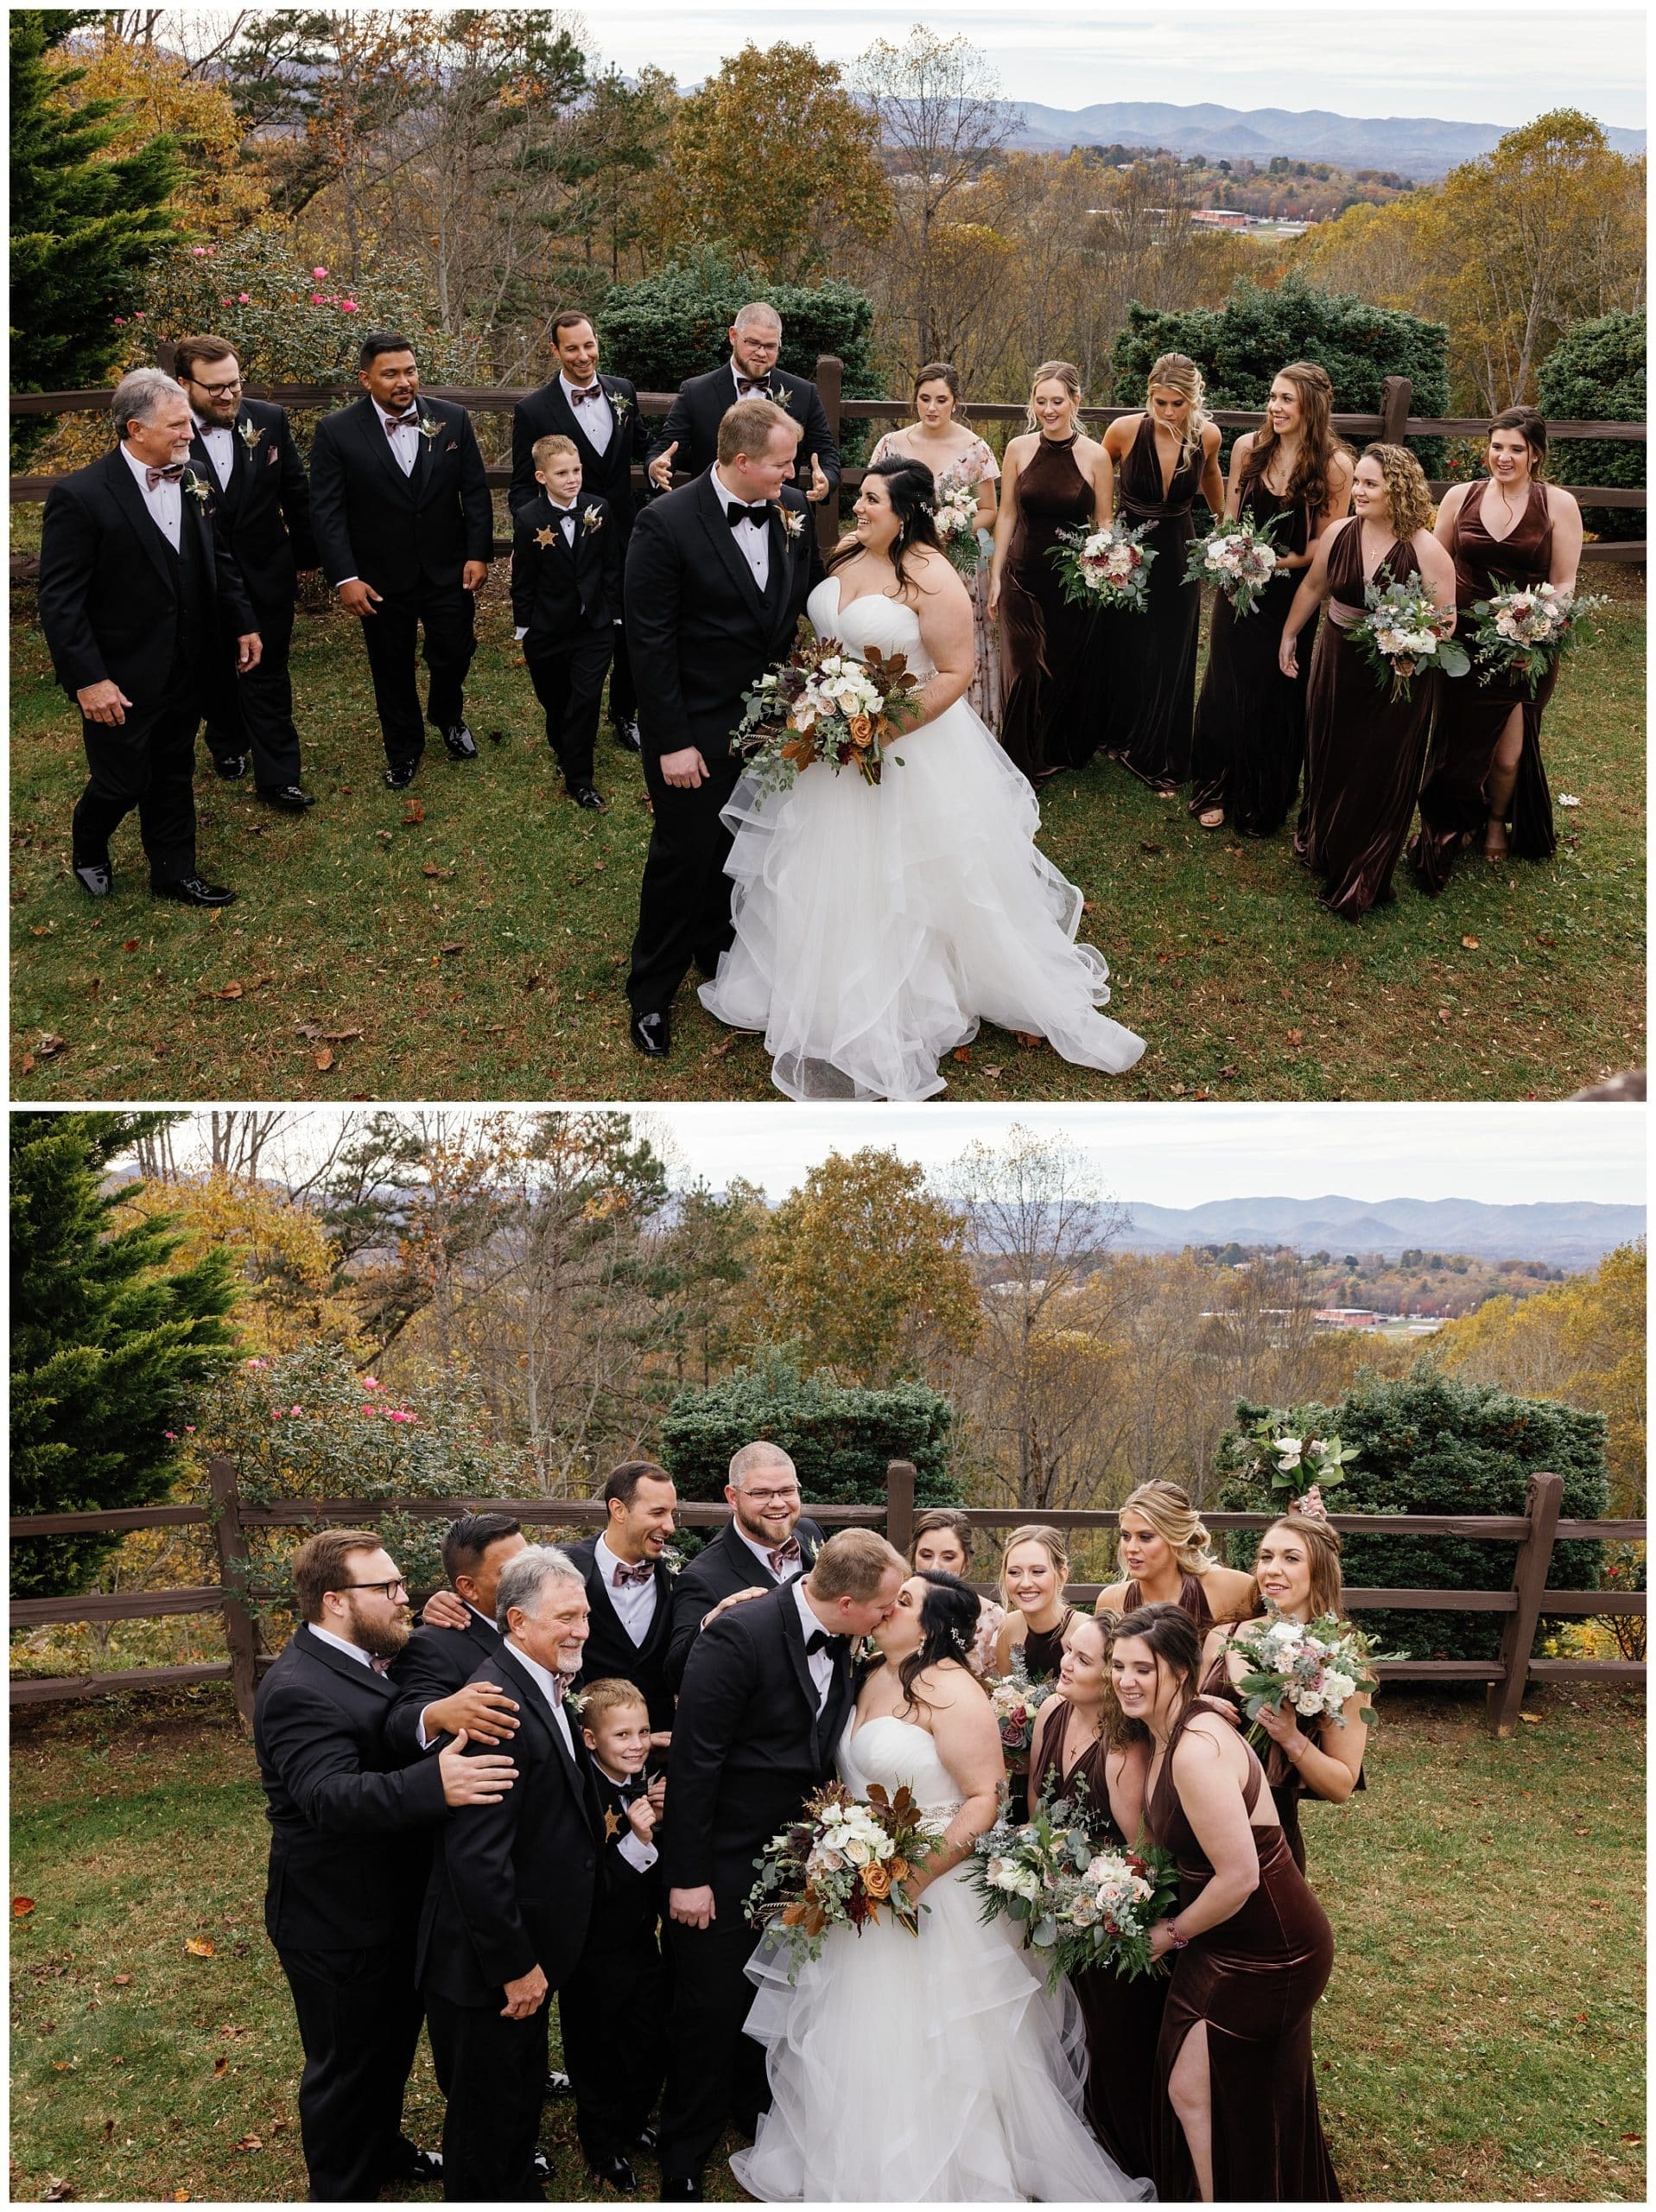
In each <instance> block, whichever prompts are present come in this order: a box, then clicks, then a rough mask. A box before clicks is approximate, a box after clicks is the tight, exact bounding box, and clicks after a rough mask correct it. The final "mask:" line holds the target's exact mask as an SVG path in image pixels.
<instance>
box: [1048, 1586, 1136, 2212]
mask: <svg viewBox="0 0 1656 2212" xmlns="http://www.w3.org/2000/svg"><path fill="white" fill-rule="evenodd" d="M1108 1650H1109V1644H1108V1639H1107V1634H1106V1631H1105V1628H1104V1624H1103V1623H1102V1622H1101V1621H1095V1620H1089V1619H1088V1618H1086V1617H1085V1616H1083V1617H1082V1618H1081V1619H1079V1620H1078V1621H1077V1622H1076V1624H1075V1630H1074V1632H1073V1634H1072V1636H1071V1637H1070V1641H1069V1646H1068V1648H1067V1649H1066V1650H1065V1652H1064V1655H1063V1665H1062V1666H1061V1667H1060V1668H1059V1669H1058V1686H1059V1688H1058V1695H1057V1696H1056V1697H1055V1698H1050V1699H1049V1700H1047V1702H1046V1703H1045V1704H1044V1706H1043V1707H1041V1710H1040V1712H1039V1713H1037V1715H1036V1718H1035V1738H1034V1741H1033V1743H1032V1744H1031V1746H1030V1774H1031V1797H1039V1796H1041V1794H1042V1792H1043V1791H1044V1790H1045V1789H1049V1788H1053V1786H1054V1785H1055V1784H1056V1789H1054V1794H1055V1795H1056V1796H1064V1797H1068V1798H1069V1801H1070V1802H1071V1803H1078V1802H1082V1787H1081V1786H1082V1784H1083V1783H1084V1784H1085V1786H1086V1791H1085V1799H1084V1802H1085V1807H1086V1810H1087V1814H1088V1826H1089V1827H1091V1829H1092V1831H1093V1834H1094V1837H1095V1839H1096V1840H1097V1841H1098V1844H1099V1847H1100V1848H1101V1849H1104V1848H1107V1847H1114V1848H1117V1849H1120V1848H1121V1847H1125V1846H1130V1845H1131V1844H1133V1843H1136V1842H1137V1841H1138V1840H1139V1826H1140V1817H1139V1816H1140V1815H1141V1814H1142V1808H1143V1796H1144V1769H1145V1760H1144V1757H1143V1749H1142V1746H1135V1747H1133V1753H1134V1755H1133V1760H1132V1764H1133V1776H1132V1777H1131V1778H1130V1779H1124V1782H1123V1783H1122V1784H1120V1785H1119V1787H1120V1809H1121V1811H1122V1814H1123V1816H1124V1817H1125V1818H1126V1819H1127V1820H1130V1821H1131V1823H1132V1831H1133V1832H1132V1834H1131V1835H1128V1834H1125V1833H1124V1831H1123V1828H1122V1826H1121V1824H1120V1821H1119V1820H1118V1819H1117V1817H1116V1814H1117V1801H1116V1800H1115V1799H1113V1796H1112V1792H1111V1788H1110V1775H1109V1772H1108V1768H1109V1766H1110V1765H1111V1764H1114V1765H1115V1766H1116V1768H1117V1769H1118V1770H1120V1767H1121V1766H1122V1764H1123V1754H1122V1752H1121V1751H1120V1750H1119V1749H1118V1750H1116V1751H1114V1752H1113V1751H1112V1750H1111V1746H1110V1744H1109V1742H1108V1740H1107V1737H1106V1734H1105V1712H1106V1700H1107V1693H1108V1689H1109V1666H1108ZM1129 1803H1130V1804H1131V1806H1132V1808H1133V1810H1132V1811H1131V1812H1128V1811H1127V1810H1126V1806H1127V1805H1128V1804H1129ZM1074 1987H1075V1999H1076V2002H1077V2003H1078V2004H1079V2005H1080V2006H1081V2016H1082V2020H1083V2022H1084V2023H1085V2024H1086V2029H1087V2105H1086V2112H1087V2121H1088V2126H1090V2127H1091V2129H1092V2131H1093V2133H1094V2135H1096V2136H1097V2138H1098V2139H1099V2141H1100V2142H1101V2144H1102V2145H1104V2148H1105V2149H1106V2150H1107V2152H1109V2154H1110V2156H1111V2157H1112V2158H1114V2160H1115V2162H1116V2164H1117V2165H1119V2166H1120V2168H1121V2169H1122V2171H1124V2172H1125V2173H1129V2174H1147V2173H1149V2172H1150V2171H1151V2170H1152V2163H1153V2160H1154V2157H1155V2127H1154V2124H1153V2120H1152V2113H1153V2109H1154V2101H1155V2086H1156V2039H1157V2037H1158V2036H1159V2035H1160V2033H1161V2025H1162V2005H1163V2002H1164V1999H1165V1998H1166V1995H1167V1977H1166V1975H1165V1974H1162V1973H1159V1972H1158V1973H1156V1974H1138V1975H1135V1977H1134V1978H1133V1980H1131V1981H1127V1980H1124V1979H1123V1978H1122V1977H1121V1976H1120V1975H1119V1974H1112V1973H1110V1972H1108V1971H1107V1970H1106V1969H1101V1968H1100V1967H1088V1968H1087V1969H1086V1970H1085V1971H1084V1972H1083V1973H1081V1974H1076V1975H1075V1977H1074Z"/></svg>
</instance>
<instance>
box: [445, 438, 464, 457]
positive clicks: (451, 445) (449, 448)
mask: <svg viewBox="0 0 1656 2212" xmlns="http://www.w3.org/2000/svg"><path fill="white" fill-rule="evenodd" d="M443 451H444V452H445V453H458V452H459V451H460V440H459V439H458V438H450V440H449V441H448V443H447V445H446V446H445V447H444V448H443Z"/></svg>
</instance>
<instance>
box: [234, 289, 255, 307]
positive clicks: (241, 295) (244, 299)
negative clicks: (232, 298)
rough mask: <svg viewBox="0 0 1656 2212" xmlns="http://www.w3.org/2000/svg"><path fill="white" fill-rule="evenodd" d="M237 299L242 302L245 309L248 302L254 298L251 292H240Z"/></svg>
mask: <svg viewBox="0 0 1656 2212" xmlns="http://www.w3.org/2000/svg"><path fill="white" fill-rule="evenodd" d="M236 297H237V298H238V300H239V301H240V302H241V304H242V305H243V307H245V306H246V305H247V302H248V301H249V300H250V299H251V297H252V294H251V292H238V293H237V295H236Z"/></svg>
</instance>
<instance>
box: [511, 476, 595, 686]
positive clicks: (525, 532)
mask: <svg viewBox="0 0 1656 2212" xmlns="http://www.w3.org/2000/svg"><path fill="white" fill-rule="evenodd" d="M588 516H591V517H592V520H591V521H590V522H589V521H588V520H587V517H588ZM547 531H550V533H551V539H550V543H542V536H543V534H544V533H545V532H547ZM621 553H622V544H621V534H620V532H619V530H617V528H616V526H615V519H614V517H613V516H612V513H611V512H610V508H609V505H608V503H607V502H606V500H603V499H600V498H598V497H597V495H596V494H595V493H590V492H588V491H587V488H586V487H585V486H584V485H583V486H582V487H581V491H580V493H578V495H577V496H576V499H575V542H574V548H573V549H571V547H570V546H569V544H568V541H567V540H566V538H565V537H564V533H563V529H562V517H561V515H560V513H559V511H558V510H557V509H556V508H555V507H554V505H552V502H551V501H550V500H549V499H548V498H547V496H546V494H545V493H544V492H542V490H541V488H540V486H538V485H536V490H535V497H534V498H533V499H530V501H528V502H527V504H526V505H523V506H521V507H519V508H518V510H517V512H516V514H515V515H514V516H513V517H512V534H511V619H512V621H513V623H514V624H515V625H516V626H517V627H518V628H519V629H521V630H523V631H526V632H528V634H527V636H526V637H525V638H524V639H523V650H524V652H526V653H536V652H540V653H567V652H572V651H573V650H574V647H575V646H576V645H580V644H581V642H582V641H583V640H584V639H587V638H589V637H591V636H592V635H593V633H594V632H599V633H602V632H606V631H608V630H611V629H612V628H613V627H614V626H615V623H616V621H617V620H618V619H619V615H620V613H621Z"/></svg>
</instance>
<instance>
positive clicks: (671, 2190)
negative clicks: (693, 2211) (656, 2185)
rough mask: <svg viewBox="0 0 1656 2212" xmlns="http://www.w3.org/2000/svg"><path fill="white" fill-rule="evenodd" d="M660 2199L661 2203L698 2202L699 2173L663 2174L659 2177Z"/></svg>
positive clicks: (699, 2200)
mask: <svg viewBox="0 0 1656 2212" xmlns="http://www.w3.org/2000/svg"><path fill="white" fill-rule="evenodd" d="M661 2201H662V2202H663V2204H700V2203H701V2175H700V2174H663V2176H662V2177H661Z"/></svg>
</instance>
